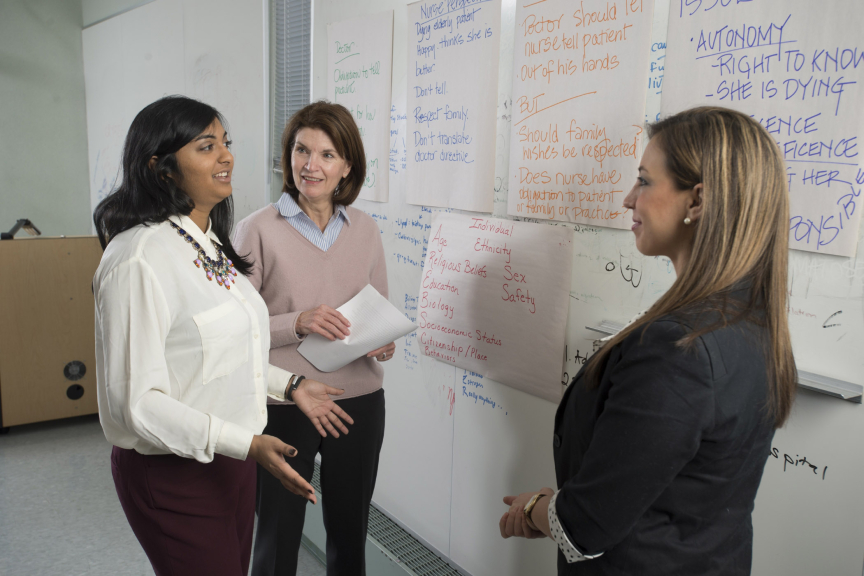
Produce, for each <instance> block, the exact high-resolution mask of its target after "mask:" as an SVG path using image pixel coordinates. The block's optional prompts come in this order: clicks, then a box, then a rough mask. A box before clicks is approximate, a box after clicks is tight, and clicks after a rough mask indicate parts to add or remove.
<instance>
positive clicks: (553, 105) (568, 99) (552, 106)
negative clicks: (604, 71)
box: [516, 90, 597, 126]
mask: <svg viewBox="0 0 864 576" xmlns="http://www.w3.org/2000/svg"><path fill="white" fill-rule="evenodd" d="M596 93H597V91H596V90H595V91H594V92H585V93H584V94H579V95H578V96H571V97H570V98H567V99H565V100H561V102H556V103H555V104H551V105H549V106H546V107H545V108H541V109H540V110H537V112H534V114H529V115H528V116H526V117H525V118H522V120H519V122H516V126H518V125H519V124H521V123H522V122H524V121H525V120H527V119H528V118H531V116H534V115H536V114H539V113H540V112H543V111H544V110H548V109H549V108H554V107H555V106H558V104H563V103H564V102H568V101H570V100H574V99H576V98H581V97H582V96H587V95H589V94H596Z"/></svg>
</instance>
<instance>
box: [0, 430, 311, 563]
mask: <svg viewBox="0 0 864 576" xmlns="http://www.w3.org/2000/svg"><path fill="white" fill-rule="evenodd" d="M110 454H111V445H110V444H108V442H107V441H106V440H105V436H104V435H103V434H102V428H101V427H100V426H99V420H98V418H97V417H96V416H82V417H78V418H70V419H66V420H59V421H55V422H45V423H40V424H29V425H26V426H16V427H13V428H11V429H10V431H9V432H8V433H7V434H4V435H0V576H85V575H86V576H91V575H92V576H132V575H135V576H139V575H141V576H144V575H152V574H153V570H152V568H151V567H150V563H149V562H148V561H147V557H146V556H145V555H144V551H143V550H142V549H141V547H140V546H139V544H138V541H137V540H136V539H135V536H134V535H133V534H132V530H131V529H130V528H129V525H128V524H127V522H126V517H125V516H124V515H123V510H122V509H121V508H120V502H119V501H118V500H117V494H116V493H115V491H114V483H113V480H112V478H111V467H110V463H109V458H110ZM324 574H326V570H325V568H324V566H323V565H322V564H321V563H320V562H319V561H318V559H317V558H315V556H313V555H312V554H310V553H309V552H308V551H307V550H306V549H305V548H301V550H300V564H299V567H298V570H297V575H298V576H323V575H324Z"/></svg>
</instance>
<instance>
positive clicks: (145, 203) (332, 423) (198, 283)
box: [93, 96, 353, 576]
mask: <svg viewBox="0 0 864 576" xmlns="http://www.w3.org/2000/svg"><path fill="white" fill-rule="evenodd" d="M229 146H230V141H229V140H228V136H227V134H226V132H225V129H224V128H223V121H222V117H221V115H220V114H219V113H218V112H217V111H216V110H215V109H213V108H212V107H210V106H208V105H206V104H203V103H201V102H198V101H195V100H192V99H189V98H185V97H181V96H171V97H166V98H162V99H161V100H158V101H156V102H154V103H153V104H151V105H149V106H147V107H146V108H144V110H142V111H141V112H140V113H139V114H138V116H136V118H135V120H134V121H133V122H132V125H131V126H130V128H129V134H128V135H127V137H126V143H125V147H124V152H123V180H122V183H121V184H120V186H119V187H118V189H117V190H116V191H115V192H114V193H113V194H111V195H110V196H108V197H107V198H105V200H103V201H102V202H101V203H100V204H99V206H98V207H97V208H96V211H95V214H94V222H95V224H96V229H97V231H98V234H99V240H100V242H101V243H102V246H103V248H104V249H105V253H104V255H103V257H102V262H101V263H100V265H99V269H98V270H97V271H96V276H95V278H94V281H93V291H94V295H95V298H96V355H97V382H98V397H99V417H100V420H101V422H102V427H103V429H104V431H105V436H106V438H107V439H108V441H109V442H111V443H112V444H114V449H113V452H112V456H111V468H112V473H113V476H114V483H115V487H116V489H117V495H118V496H119V498H120V503H121V505H122V506H123V510H124V512H125V513H126V517H127V518H128V520H129V523H130V525H131V526H132V530H133V531H134V532H135V535H136V536H137V538H138V540H139V542H141V545H142V546H143V548H144V551H145V552H146V553H147V556H148V558H149V559H150V562H151V563H152V564H153V568H154V570H155V572H156V574H157V575H160V576H162V575H183V576H187V575H190V574H208V575H223V574H224V575H232V576H239V575H241V574H242V575H245V574H246V573H247V571H248V566H249V557H250V553H251V545H252V523H253V517H254V503H255V476H256V467H255V462H258V463H259V464H260V465H261V466H262V467H264V468H265V469H266V470H268V471H270V472H271V473H272V474H273V475H274V476H275V477H276V478H278V479H279V480H280V482H281V483H282V485H283V486H284V487H285V488H286V489H288V490H290V491H291V492H293V493H295V494H299V495H301V496H303V497H305V498H307V499H309V500H310V501H312V502H313V503H314V502H315V501H316V498H315V492H314V490H313V488H312V487H311V486H310V485H309V483H308V482H306V481H305V480H304V479H303V478H302V477H300V475H299V474H297V473H296V472H295V471H294V470H293V469H292V468H291V466H289V465H288V464H287V463H286V462H285V459H284V457H285V456H289V457H291V456H294V455H296V454H297V451H296V450H295V449H294V448H293V447H291V446H289V445H287V444H285V443H283V442H282V441H280V440H279V439H277V438H274V437H272V436H267V435H262V434H261V432H262V431H263V429H264V426H265V424H266V423H267V409H266V403H267V396H268V395H269V396H272V397H273V398H278V399H280V400H283V399H286V398H290V399H291V400H293V401H294V402H295V403H297V405H298V406H299V407H300V408H301V410H302V411H303V413H304V414H305V415H306V416H308V417H309V419H310V420H311V421H312V422H313V424H314V425H315V427H316V428H317V429H318V430H319V432H320V433H321V434H322V435H326V433H327V431H329V432H330V433H331V434H335V433H337V432H336V430H337V429H338V430H341V431H342V432H343V433H347V428H346V426H345V424H344V423H343V420H344V421H345V422H348V423H353V421H352V420H351V418H350V417H349V416H348V415H347V414H346V413H345V412H344V411H343V410H342V409H341V408H339V407H338V406H337V405H336V404H335V403H333V401H332V400H331V399H330V397H329V396H328V395H329V394H334V395H338V394H341V393H342V391H341V390H338V389H335V388H331V387H329V386H325V385H324V384H322V383H320V382H315V381H312V380H303V379H302V378H301V377H298V376H296V375H293V374H291V373H289V372H286V371H285V370H282V369H280V368H277V367H274V366H270V365H269V363H268V353H269V349H270V342H269V340H270V330H269V325H268V322H269V317H268V311H267V307H266V305H265V304H264V301H263V300H262V299H261V297H260V296H259V295H258V293H257V292H256V291H255V289H254V288H253V287H252V286H251V284H250V283H249V282H248V280H247V279H246V277H245V275H246V274H248V273H249V271H250V269H251V267H252V263H251V262H248V261H246V260H244V259H243V258H242V257H241V256H239V255H238V254H237V253H236V252H235V251H234V249H233V248H232V247H231V243H230V241H229V232H230V228H231V224H232V217H233V215H232V204H231V191H232V188H231V174H232V169H233V162H234V158H233V156H232V154H231V152H230V150H229Z"/></svg>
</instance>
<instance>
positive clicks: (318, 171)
mask: <svg viewBox="0 0 864 576" xmlns="http://www.w3.org/2000/svg"><path fill="white" fill-rule="evenodd" d="M282 174H283V179H284V185H283V188H282V190H283V194H282V197H281V198H280V199H279V201H278V202H277V203H276V204H273V205H270V206H267V207H265V208H263V209H261V210H259V211H257V212H255V213H254V214H252V215H250V216H249V217H248V218H245V219H244V220H243V221H241V222H240V223H239V224H238V225H237V230H236V232H235V238H234V245H235V246H236V249H237V251H238V252H239V253H241V254H248V255H249V258H250V259H251V260H252V261H254V266H253V269H252V273H251V275H250V276H249V280H250V282H252V285H253V286H255V288H257V289H258V291H259V292H260V294H261V296H262V297H263V298H264V301H265V302H266V304H267V308H268V309H269V311H270V362H271V363H272V364H274V365H275V366H279V367H281V368H285V369H288V370H291V371H292V372H294V373H298V374H303V375H305V376H306V377H308V378H311V379H313V380H321V381H325V382H327V383H328V384H330V385H331V386H336V387H338V388H343V389H344V390H345V393H344V394H343V395H342V396H340V399H339V402H338V404H339V405H340V406H341V407H342V408H343V409H344V410H345V411H346V412H347V413H349V414H351V415H352V417H353V418H354V425H353V426H352V427H351V433H350V435H349V434H346V435H344V436H342V437H337V438H331V437H322V436H320V435H319V433H318V432H317V430H316V429H315V427H314V426H312V424H311V423H310V422H309V420H308V419H306V418H301V417H300V416H301V415H300V413H299V411H298V409H297V407H296V406H295V405H293V404H291V403H286V402H276V401H272V400H271V401H269V405H268V406H267V412H268V424H267V428H266V430H265V433H267V434H272V435H273V436H276V437H277V438H280V439H281V440H283V441H284V442H287V443H289V444H291V445H292V446H294V447H296V448H297V450H298V456H297V457H296V458H295V459H294V460H292V464H294V468H295V469H296V470H297V472H299V473H300V474H301V475H302V476H303V477H304V478H305V479H307V480H311V478H312V472H313V470H314V466H315V455H316V454H317V453H318V452H320V453H321V492H322V495H323V494H326V498H322V501H323V512H324V524H325V526H326V528H327V574H328V575H331V576H332V575H336V574H345V575H351V576H356V575H358V574H365V573H366V572H365V555H364V550H365V545H366V526H367V522H368V515H369V503H370V501H371V499H372V491H373V490H374V488H375V477H376V474H377V472H378V454H379V452H380V450H381V444H382V441H383V439H384V390H383V389H382V388H381V385H382V382H383V376H384V372H383V369H382V368H381V366H379V365H378V364H379V363H380V362H385V361H387V360H390V359H391V358H392V356H393V352H394V350H395V349H396V345H395V344H394V343H392V342H391V343H390V344H387V345H386V346H384V347H382V348H379V349H378V350H374V351H372V352H370V353H369V354H368V355H367V356H366V357H363V358H358V359H357V360H355V361H354V362H352V363H350V364H348V365H347V366H345V367H344V368H341V369H339V370H337V371H336V372H329V373H326V374H325V373H322V372H319V371H318V370H317V369H316V368H315V367H314V366H312V364H310V363H309V362H308V361H307V360H306V359H305V358H304V357H303V356H301V355H300V354H299V353H298V352H297V346H298V344H300V342H302V340H303V338H305V336H306V335H307V334H311V333H313V332H314V333H317V334H320V335H322V336H324V337H325V338H328V339H329V340H335V339H337V338H339V339H343V338H345V336H347V335H348V334H349V333H350V331H351V325H350V323H349V322H348V320H346V319H345V317H343V316H342V314H340V313H339V312H338V311H337V310H336V308H337V307H339V306H341V305H342V304H344V303H345V302H347V301H348V300H350V299H351V298H352V297H354V295H356V294H357V293H358V292H359V291H360V290H361V289H362V288H363V287H365V286H366V285H367V284H372V286H374V287H375V289H376V290H378V292H380V293H381V294H382V295H384V296H385V297H386V296H387V270H386V267H385V263H384V247H383V245H382V244H381V233H380V231H379V229H378V225H377V224H376V223H375V221H374V220H373V219H372V218H370V217H369V216H368V215H366V214H365V213H363V212H362V211H360V210H357V209H355V208H352V207H350V205H351V203H352V202H353V201H354V200H355V199H356V198H357V196H358V195H359V194H360V189H361V187H362V185H363V182H364V179H365V176H366V155H365V153H364V151H363V142H362V140H361V138H360V132H359V130H358V129H357V125H356V124H355V122H354V119H353V117H352V115H351V113H350V112H349V111H348V110H346V109H345V108H344V107H343V106H340V105H338V104H330V103H327V102H316V103H314V104H310V105H309V106H307V107H305V108H303V109H302V110H300V111H299V112H297V113H296V114H295V115H294V116H293V117H292V118H291V120H290V121H289V122H288V125H287V126H286V127H285V133H284V135H283V137H282ZM305 506H306V501H305V500H304V499H303V498H300V497H297V496H294V495H293V494H290V493H288V492H286V491H285V490H283V489H281V486H280V485H279V483H278V482H277V481H274V480H273V479H272V477H271V476H270V475H269V474H262V473H261V470H259V473H258V506H257V510H258V533H257V536H256V540H255V553H254V555H253V567H252V574H253V576H265V575H266V576H270V575H273V574H280V575H281V574H294V573H295V572H296V569H297V553H298V550H299V547H300V539H301V536H302V532H303V520H304V513H305Z"/></svg>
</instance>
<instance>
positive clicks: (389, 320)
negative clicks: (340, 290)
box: [297, 284, 417, 372]
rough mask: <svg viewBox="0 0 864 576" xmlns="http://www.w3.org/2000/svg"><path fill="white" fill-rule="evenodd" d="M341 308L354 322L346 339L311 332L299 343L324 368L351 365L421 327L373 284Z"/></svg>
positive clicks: (316, 364) (306, 355)
mask: <svg viewBox="0 0 864 576" xmlns="http://www.w3.org/2000/svg"><path fill="white" fill-rule="evenodd" d="M337 310H338V311H339V312H341V313H342V315H343V316H345V318H346V319H347V320H348V321H349V322H350V323H351V327H350V328H349V331H350V332H351V333H350V334H349V335H348V336H346V337H345V339H344V340H333V341H330V340H328V339H326V338H324V337H323V336H321V335H320V334H309V336H307V337H306V339H305V340H304V341H303V342H302V343H301V344H300V346H298V347H297V352H299V353H300V355H302V356H303V357H304V358H306V359H307V360H309V362H311V363H312V365H313V366H315V367H316V368H317V369H318V370H321V371H322V372H333V371H335V370H338V369H339V368H342V367H343V366H347V365H348V364H350V363H351V362H353V361H354V360H356V359H357V358H360V357H361V356H365V355H366V354H368V353H369V352H371V351H372V350H376V349H378V348H380V347H381V346H384V345H385V344H389V343H390V342H393V341H395V340H396V339H397V338H401V337H402V336H405V335H406V334H408V333H410V332H413V331H414V330H416V329H417V326H416V325H415V324H413V323H412V322H411V321H410V320H408V319H407V318H405V316H404V315H403V314H402V313H401V312H399V310H397V309H396V307H395V306H393V305H392V304H391V303H390V301H389V300H387V299H386V298H384V297H383V296H382V295H381V294H380V293H379V292H378V291H377V290H375V288H374V287H373V286H372V285H371V284H367V285H366V287H365V288H363V290H361V291H360V292H358V293H357V295H356V296H354V298H352V299H351V300H349V301H348V302H346V303H345V304H343V305H342V306H340V307H339V308H337Z"/></svg>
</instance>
